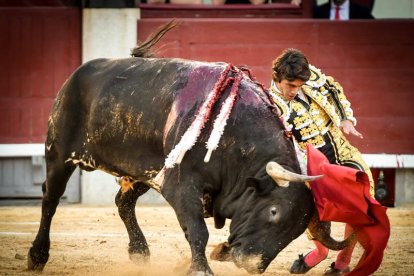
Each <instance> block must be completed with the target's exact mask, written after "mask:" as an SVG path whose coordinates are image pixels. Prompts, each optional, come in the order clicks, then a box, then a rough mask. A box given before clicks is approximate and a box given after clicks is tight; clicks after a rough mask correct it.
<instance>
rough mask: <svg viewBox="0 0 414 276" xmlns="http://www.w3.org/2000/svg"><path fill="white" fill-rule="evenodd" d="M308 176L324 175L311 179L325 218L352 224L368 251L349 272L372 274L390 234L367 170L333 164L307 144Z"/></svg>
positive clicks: (315, 196) (320, 212) (381, 256)
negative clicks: (374, 197) (373, 192)
mask: <svg viewBox="0 0 414 276" xmlns="http://www.w3.org/2000/svg"><path fill="white" fill-rule="evenodd" d="M307 154H308V175H321V174H323V175H324V177H323V178H320V179H317V180H315V181H312V182H310V186H311V189H312V193H313V196H314V199H315V203H316V208H317V210H318V213H319V217H320V219H321V220H322V221H338V222H344V223H348V224H350V225H351V226H352V228H353V229H354V231H355V233H356V235H357V239H358V242H359V243H360V244H361V245H362V247H363V248H364V250H365V251H364V254H363V255H362V257H361V259H360V260H359V262H358V264H357V266H356V267H355V268H354V269H353V270H352V271H351V272H350V273H349V274H347V275H364V276H365V275H370V274H372V273H374V272H375V271H376V270H377V269H378V267H379V266H380V265H381V262H382V258H383V255H384V250H385V248H386V246H387V243H388V239H389V236H390V222H389V220H388V216H387V214H386V209H385V208H384V207H383V206H381V205H380V204H379V203H378V202H377V201H376V200H375V199H373V198H372V197H371V196H370V194H369V188H370V186H369V180H368V176H367V175H366V173H365V172H362V171H358V170H355V169H352V168H349V167H344V166H338V165H333V164H329V161H328V160H327V159H326V157H325V156H324V155H323V154H322V153H321V152H320V151H319V150H317V149H315V148H314V147H312V146H311V145H309V144H308V145H307Z"/></svg>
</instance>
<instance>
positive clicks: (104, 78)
mask: <svg viewBox="0 0 414 276" xmlns="http://www.w3.org/2000/svg"><path fill="white" fill-rule="evenodd" d="M206 67H207V68H208V67H209V66H208V65H206V64H202V65H200V64H196V63H193V62H188V61H183V60H171V59H142V58H128V59H120V60H108V59H98V60H93V61H90V62H88V63H85V64H84V65H82V66H81V67H80V68H79V69H78V70H77V71H76V72H75V73H74V74H73V75H72V76H71V78H70V79H69V80H68V81H67V83H66V84H65V85H64V87H63V88H62V90H61V91H60V93H59V95H58V98H57V101H56V103H55V105H54V108H53V111H52V117H54V119H53V121H54V125H53V131H51V129H50V128H49V133H54V134H56V132H59V131H60V132H65V134H69V135H70V136H71V138H70V139H67V138H61V140H60V141H58V142H59V143H60V144H62V145H63V147H64V148H66V154H68V153H69V152H70V154H71V155H74V156H73V157H70V158H74V159H75V158H83V159H85V158H89V159H93V161H94V164H95V165H94V167H97V166H104V167H105V166H106V165H107V164H110V163H114V162H115V163H118V164H120V165H119V167H123V168H125V170H127V171H131V170H134V168H135V167H134V166H136V164H137V163H142V161H143V160H145V161H146V162H147V163H150V164H151V166H159V165H160V164H162V162H163V160H164V155H165V151H166V150H165V149H164V142H165V141H163V136H164V135H165V128H166V125H168V123H167V122H170V124H171V122H173V123H174V122H176V121H177V118H178V117H179V116H181V115H182V113H188V111H189V110H194V106H195V105H196V104H197V102H198V103H199V102H202V100H203V98H204V97H205V94H206V91H207V90H208V89H211V84H210V85H206V82H208V83H210V82H211V81H206V79H203V78H202V73H203V71H205V69H200V68H206ZM213 71H214V70H213ZM207 78H208V76H207ZM213 79H214V78H213ZM213 85H214V82H213ZM206 89H207V90H206ZM177 108H178V110H177ZM171 114H172V115H171ZM62 134H63V133H62ZM52 136H54V137H56V135H48V137H50V138H52ZM58 137H65V135H58ZM50 138H48V139H49V140H50ZM63 140H64V141H63ZM82 156H83V157H82ZM112 170H117V169H116V168H112ZM127 173H132V172H127Z"/></svg>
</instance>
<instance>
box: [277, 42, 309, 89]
mask: <svg viewBox="0 0 414 276" xmlns="http://www.w3.org/2000/svg"><path fill="white" fill-rule="evenodd" d="M310 74H311V73H310V70H309V62H308V59H307V58H306V56H305V55H304V54H303V53H302V52H301V51H299V50H296V49H292V48H289V49H286V50H284V51H283V53H282V54H281V55H280V56H278V57H277V58H276V59H275V60H274V61H273V63H272V79H273V80H274V81H275V82H280V81H282V80H283V79H286V80H288V81H294V80H297V79H300V80H302V81H308V80H309V78H310Z"/></svg>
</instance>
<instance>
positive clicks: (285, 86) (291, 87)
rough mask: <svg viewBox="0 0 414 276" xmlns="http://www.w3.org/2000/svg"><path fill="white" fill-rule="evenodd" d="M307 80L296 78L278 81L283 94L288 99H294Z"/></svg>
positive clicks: (278, 86)
mask: <svg viewBox="0 0 414 276" xmlns="http://www.w3.org/2000/svg"><path fill="white" fill-rule="evenodd" d="M304 84H305V82H304V81H303V80H300V79H296V80H294V81H288V80H286V79H283V80H281V81H280V82H277V83H276V85H277V88H278V89H279V90H280V92H282V96H283V97H284V98H285V100H287V101H291V100H293V98H295V97H296V95H297V94H298V93H299V91H300V88H301V87H302V85H304Z"/></svg>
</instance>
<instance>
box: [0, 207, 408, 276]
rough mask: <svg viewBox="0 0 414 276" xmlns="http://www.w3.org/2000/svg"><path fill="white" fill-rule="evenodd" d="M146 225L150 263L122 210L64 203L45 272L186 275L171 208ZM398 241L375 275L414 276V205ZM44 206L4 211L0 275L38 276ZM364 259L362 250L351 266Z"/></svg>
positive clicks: (283, 264) (185, 252) (281, 267)
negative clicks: (139, 259) (135, 247)
mask: <svg viewBox="0 0 414 276" xmlns="http://www.w3.org/2000/svg"><path fill="white" fill-rule="evenodd" d="M136 211H137V216H138V220H139V222H140V225H141V228H142V230H143V232H144V234H145V235H146V238H147V241H148V244H149V246H150V250H151V261H150V263H147V264H143V265H140V266H138V265H136V264H134V263H133V262H131V261H130V260H129V257H128V252H127V246H128V242H129V240H128V235H127V233H126V230H125V227H124V225H123V223H122V221H121V219H120V218H119V216H118V212H117V209H116V207H115V206H105V207H88V206H83V205H69V204H64V205H61V206H59V207H58V210H57V212H56V215H55V217H54V220H53V223H52V229H51V249H50V258H49V262H48V263H47V265H46V267H45V269H44V271H43V273H42V275H117V276H119V275H135V276H136V275H142V276H144V275H145V276H147V275H149V276H152V275H160V276H161V275H162V276H165V275H174V276H176V275H177V276H178V275H186V272H187V269H188V267H189V260H190V249H189V245H188V243H187V241H186V240H185V238H184V234H183V232H182V230H181V228H180V227H179V225H178V222H177V219H176V217H175V214H174V211H173V210H172V209H171V208H170V207H168V206H140V205H138V206H137V208H136ZM388 215H389V217H390V221H391V231H392V232H391V238H390V241H389V244H388V247H387V250H386V252H385V256H384V260H383V263H382V265H381V267H380V268H379V269H378V271H377V272H376V273H375V274H374V275H384V276H385V275H387V276H390V275H403V276H405V275H414V248H413V246H414V206H405V207H397V208H390V209H388ZM39 219H40V207H39V206H13V207H0V275H33V274H36V275H38V274H37V273H34V272H30V271H27V269H26V263H27V257H26V256H27V252H28V249H29V248H30V246H31V242H32V241H33V240H34V238H35V235H36V233H37V229H38V227H39ZM206 222H207V225H208V228H209V232H210V238H209V242H208V245H207V250H206V251H207V254H208V255H209V253H210V252H211V250H212V249H213V247H214V246H215V245H216V244H218V243H220V242H223V241H225V240H226V239H227V237H228V234H229V231H228V225H229V221H227V223H226V226H225V227H224V228H223V229H220V230H218V229H214V226H213V220H212V219H207V220H206ZM342 231H343V225H342V224H339V223H335V224H334V225H333V234H334V236H335V237H336V238H340V236H341V233H342ZM310 249H312V243H311V242H310V241H308V239H307V238H306V235H305V234H303V235H301V236H300V237H299V238H298V239H296V240H295V241H293V242H292V243H291V244H290V245H289V246H288V247H286V248H285V249H284V250H283V251H282V252H281V253H280V254H279V255H278V256H277V257H276V259H275V260H274V261H273V262H272V263H271V264H270V266H269V267H268V269H267V270H266V272H265V273H264V274H263V275H290V274H289V272H288V270H289V267H290V265H291V263H292V261H293V260H294V259H296V258H297V254H298V253H306V252H308V251H309V250H310ZM361 254H362V248H361V247H360V246H359V245H357V248H356V250H355V253H354V256H353V260H352V262H351V265H352V266H354V265H355V264H356V263H357V261H358V259H359V257H360V256H361ZM335 256H336V252H334V251H331V252H330V253H329V256H328V258H327V259H326V260H324V261H323V262H322V263H320V264H319V265H318V266H317V267H315V268H313V269H312V270H310V271H309V272H308V273H307V274H306V275H321V274H323V272H324V270H325V269H326V268H327V267H328V266H329V265H330V263H331V262H333V261H335ZM210 266H211V268H212V270H213V272H214V273H215V275H232V276H234V275H236V276H237V275H249V274H248V273H247V272H246V271H244V270H242V269H239V268H237V267H236V266H235V265H234V264H233V263H230V262H227V263H220V262H216V261H210Z"/></svg>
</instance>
